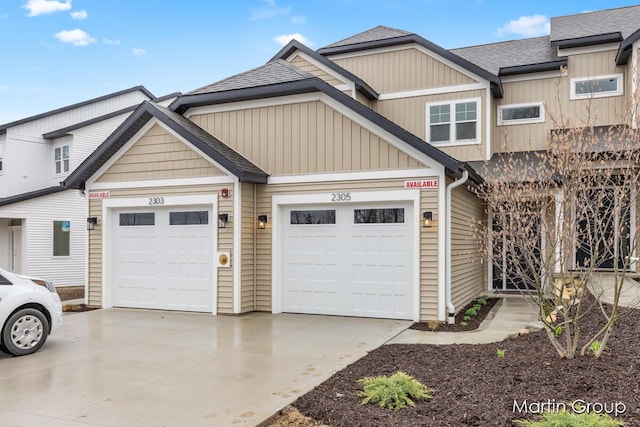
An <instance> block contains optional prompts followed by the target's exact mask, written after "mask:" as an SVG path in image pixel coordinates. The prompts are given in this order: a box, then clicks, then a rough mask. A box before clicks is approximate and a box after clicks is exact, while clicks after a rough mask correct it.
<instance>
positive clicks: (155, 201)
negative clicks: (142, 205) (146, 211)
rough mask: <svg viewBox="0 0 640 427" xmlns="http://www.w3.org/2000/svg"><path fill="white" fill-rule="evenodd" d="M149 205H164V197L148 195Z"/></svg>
mask: <svg viewBox="0 0 640 427" xmlns="http://www.w3.org/2000/svg"><path fill="white" fill-rule="evenodd" d="M149 205H164V197H149Z"/></svg>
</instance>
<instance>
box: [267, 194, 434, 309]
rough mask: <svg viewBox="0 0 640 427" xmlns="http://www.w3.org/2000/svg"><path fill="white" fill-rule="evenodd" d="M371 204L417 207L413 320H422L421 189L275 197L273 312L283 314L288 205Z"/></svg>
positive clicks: (413, 265) (414, 208) (414, 213)
mask: <svg viewBox="0 0 640 427" xmlns="http://www.w3.org/2000/svg"><path fill="white" fill-rule="evenodd" d="M339 193H349V194H350V198H351V200H349V201H348V202H347V201H342V202H334V201H332V198H333V197H332V195H333V194H339ZM371 202H378V203H381V202H410V203H412V204H413V226H412V227H411V231H412V232H413V236H414V238H413V239H412V242H413V243H412V246H413V247H412V248H411V253H412V254H413V259H412V272H411V279H412V281H413V301H414V302H413V313H412V316H413V320H414V321H419V320H420V228H419V225H420V221H419V218H420V217H421V216H420V190H399V191H350V190H340V191H335V192H330V193H317V194H287V195H274V196H273V198H272V209H271V212H272V214H271V215H272V219H271V227H272V232H271V239H272V247H271V250H272V255H271V310H272V312H273V313H274V314H275V313H282V298H283V277H284V272H283V263H282V258H281V257H280V254H282V253H283V236H282V227H283V226H284V224H285V220H286V217H285V215H284V214H283V212H284V208H285V207H286V206H292V205H295V206H301V205H318V204H326V205H331V204H335V205H347V204H349V205H353V204H358V203H371Z"/></svg>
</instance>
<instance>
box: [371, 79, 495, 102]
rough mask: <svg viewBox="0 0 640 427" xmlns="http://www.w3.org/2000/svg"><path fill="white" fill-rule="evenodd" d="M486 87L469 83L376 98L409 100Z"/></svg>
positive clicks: (485, 84)
mask: <svg viewBox="0 0 640 427" xmlns="http://www.w3.org/2000/svg"><path fill="white" fill-rule="evenodd" d="M488 86H489V83H470V84H466V85H457V86H442V87H433V88H429V89H419V90H406V91H401V92H388V93H383V94H380V95H379V96H378V100H379V101H386V100H389V99H401V98H411V97H415V96H429V95H440V94H443V93H456V92H466V91H470V90H481V89H486V88H487V87H488Z"/></svg>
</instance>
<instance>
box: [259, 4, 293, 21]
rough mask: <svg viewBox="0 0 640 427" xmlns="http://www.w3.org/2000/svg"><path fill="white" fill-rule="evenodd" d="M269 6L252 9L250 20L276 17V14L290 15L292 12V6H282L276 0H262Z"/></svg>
mask: <svg viewBox="0 0 640 427" xmlns="http://www.w3.org/2000/svg"><path fill="white" fill-rule="evenodd" d="M261 1H262V2H263V3H265V4H266V5H267V6H266V7H262V8H260V9H255V10H253V11H251V15H250V16H249V20H250V21H262V20H264V19H270V18H275V17H276V16H283V15H288V14H289V13H291V6H284V7H280V6H278V5H277V4H276V1H275V0H261Z"/></svg>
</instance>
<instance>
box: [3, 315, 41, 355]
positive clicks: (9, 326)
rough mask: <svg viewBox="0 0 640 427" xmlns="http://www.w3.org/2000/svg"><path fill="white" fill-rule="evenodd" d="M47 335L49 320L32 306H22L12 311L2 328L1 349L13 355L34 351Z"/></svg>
mask: <svg viewBox="0 0 640 427" xmlns="http://www.w3.org/2000/svg"><path fill="white" fill-rule="evenodd" d="M48 336H49V322H48V321H47V318H46V317H45V315H44V314H43V313H42V312H41V311H39V310H36V309H34V308H23V309H22V310H18V311H16V312H15V313H13V314H12V315H11V316H10V317H9V318H8V319H7V322H6V323H5V324H4V328H3V329H2V347H4V348H3V349H2V350H3V351H5V350H6V351H5V352H6V353H9V354H11V355H13V356H24V355H27V354H31V353H35V352H36V351H38V350H39V349H40V347H42V346H43V345H44V343H45V342H46V341H47V337H48Z"/></svg>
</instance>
